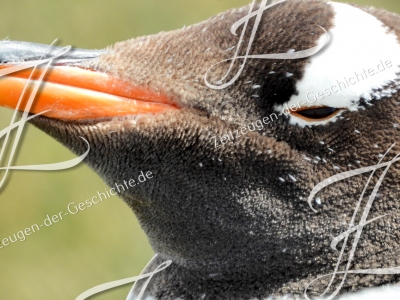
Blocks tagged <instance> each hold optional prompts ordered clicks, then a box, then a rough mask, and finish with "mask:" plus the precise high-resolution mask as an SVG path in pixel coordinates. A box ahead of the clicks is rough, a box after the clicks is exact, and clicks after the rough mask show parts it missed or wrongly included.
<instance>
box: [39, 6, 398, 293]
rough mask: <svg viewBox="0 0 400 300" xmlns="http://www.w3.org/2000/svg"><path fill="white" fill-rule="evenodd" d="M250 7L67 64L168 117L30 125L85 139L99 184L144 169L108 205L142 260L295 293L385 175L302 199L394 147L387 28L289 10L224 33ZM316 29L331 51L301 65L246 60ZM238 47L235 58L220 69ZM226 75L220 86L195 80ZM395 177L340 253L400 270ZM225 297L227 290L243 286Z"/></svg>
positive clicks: (328, 11)
mask: <svg viewBox="0 0 400 300" xmlns="http://www.w3.org/2000/svg"><path fill="white" fill-rule="evenodd" d="M260 5H261V4H256V5H255V6H254V7H251V6H248V7H243V8H240V9H234V10H231V11H228V12H226V13H222V14H220V15H218V16H216V17H214V18H211V19H210V20H207V21H205V22H202V23H200V24H197V25H193V26H190V27H188V28H184V29H181V30H177V31H173V32H167V33H160V34H156V35H152V36H148V37H140V38H136V39H132V40H128V41H125V42H121V43H117V44H115V45H114V46H112V47H110V48H108V49H106V50H105V51H104V52H102V53H100V54H99V55H98V57H96V58H94V59H87V60H84V61H83V62H79V63H73V64H72V63H67V66H68V67H70V68H71V69H73V68H77V67H79V68H88V69H90V70H93V71H95V72H98V73H104V74H107V76H110V77H112V78H118V79H121V80H123V81H124V82H127V83H129V84H130V85H131V86H135V87H140V88H142V89H144V90H146V91H151V93H152V94H154V95H158V96H159V95H162V96H163V97H165V98H166V99H168V101H167V102H168V104H170V105H173V106H174V107H175V108H177V109H166V110H162V111H161V112H158V113H151V114H134V115H124V116H120V115H118V112H115V115H114V116H112V117H106V118H100V117H99V118H95V119H80V120H76V119H75V120H65V119H63V118H57V117H54V116H53V117H49V116H46V115H44V116H39V117H37V118H34V119H32V120H31V122H32V123H33V124H34V125H35V126H37V127H39V128H40V129H42V130H44V131H45V132H47V133H48V134H50V135H51V136H53V137H54V138H56V139H57V140H58V141H60V142H61V143H62V144H64V145H65V146H67V147H68V148H69V149H71V150H72V151H73V152H75V153H76V154H79V155H80V154H82V153H83V152H85V150H86V148H85V147H86V144H85V143H83V142H82V141H81V140H80V139H79V137H80V136H81V137H84V138H85V139H86V140H87V141H88V142H89V144H90V152H89V154H88V156H87V157H86V159H85V162H86V163H87V164H88V165H89V166H90V167H91V168H92V169H93V170H94V171H95V172H96V173H98V174H99V175H100V176H101V177H102V178H103V179H104V181H105V182H106V183H108V184H109V185H110V186H115V184H119V183H121V182H123V181H124V180H126V181H127V180H129V179H131V178H132V177H133V176H134V175H135V174H137V173H138V172H140V171H144V172H145V173H146V172H148V171H150V172H151V173H152V174H153V175H154V176H153V178H152V179H151V180H147V181H146V182H144V183H139V184H137V185H136V186H135V187H134V188H130V189H126V190H123V191H121V194H120V196H121V198H122V199H124V201H126V203H127V204H128V205H129V206H130V207H131V208H132V210H133V211H134V213H135V214H136V215H137V217H138V219H139V221H140V223H141V226H142V228H143V229H144V231H145V232H146V234H147V236H148V237H149V240H150V243H151V245H152V247H153V248H154V250H155V251H156V252H158V253H160V255H161V256H160V257H162V258H164V259H171V260H172V261H173V263H174V265H175V266H176V268H178V269H179V270H181V272H182V274H186V275H187V274H189V273H190V274H197V275H196V276H199V278H206V279H207V280H212V281H213V282H215V281H218V282H225V283H226V282H239V281H243V280H247V281H246V282H247V286H248V289H249V290H250V289H252V290H251V292H249V293H250V296H258V295H261V291H262V292H265V289H267V290H268V293H277V294H285V293H291V294H296V293H297V294H301V293H302V291H303V289H304V286H305V285H306V283H307V282H309V281H310V278H315V277H316V276H318V275H321V274H328V273H331V272H332V270H333V269H334V266H335V264H336V263H337V259H338V257H337V256H338V254H337V251H336V250H333V249H332V248H331V247H330V245H331V242H332V239H333V238H334V237H336V236H338V235H340V234H341V233H343V232H345V231H347V230H348V229H349V226H350V227H351V226H352V225H356V224H358V222H360V218H361V214H362V213H361V212H359V213H358V214H356V216H355V218H353V215H354V213H355V211H356V208H357V203H358V202H359V201H361V202H360V203H361V204H362V205H364V204H365V203H366V202H367V200H368V195H370V194H371V193H372V192H373V187H374V184H376V182H377V181H378V178H379V176H381V175H382V173H383V169H379V170H378V171H377V172H376V174H375V177H374V176H373V177H372V179H370V180H369V176H370V175H371V172H369V173H362V174H359V175H357V176H351V177H349V178H348V179H346V180H341V181H338V182H335V183H333V184H330V185H327V186H326V187H325V188H324V189H322V190H320V191H319V192H318V193H317V194H316V195H315V197H313V198H312V199H311V200H310V201H311V202H310V203H311V204H312V207H313V208H314V210H313V209H311V207H310V203H309V201H308V200H309V196H310V193H311V192H312V190H313V188H314V187H315V186H317V185H318V184H319V183H320V182H322V181H323V180H325V179H327V178H330V177H332V176H335V175H337V174H340V173H343V172H348V171H354V170H357V169H360V168H364V167H369V166H374V165H377V164H379V163H381V162H382V161H383V162H386V161H390V160H392V159H393V157H395V156H396V155H397V153H399V150H400V147H398V146H397V145H396V143H397V142H398V140H399V130H400V129H399V125H398V123H399V115H400V105H399V103H400V98H399V95H398V91H397V88H398V80H399V79H398V73H399V67H400V56H399V55H398V54H399V53H400V44H399V41H398V36H399V34H400V32H399V30H400V19H399V17H398V16H397V15H394V14H389V13H387V12H383V11H379V10H374V9H364V8H358V7H354V6H350V5H347V4H338V3H327V2H324V1H317V0H310V1H296V0H294V1H287V2H282V3H278V4H276V5H274V6H271V7H270V8H268V9H266V10H265V11H263V13H262V14H261V15H260V20H259V21H260V23H259V25H258V27H257V30H255V31H254V32H253V30H254V28H255V25H254V23H255V21H254V20H255V18H256V16H254V17H253V18H250V20H249V22H248V24H246V26H247V27H245V24H244V23H243V24H242V25H241V26H240V27H239V28H238V29H237V33H238V34H237V35H234V34H232V32H231V27H232V24H234V23H235V22H237V21H238V20H240V19H242V18H244V17H246V16H247V15H248V14H249V12H251V11H255V10H257V9H258V8H259V7H260ZM251 9H252V10H251ZM322 28H323V29H325V30H326V32H328V34H329V43H327V44H326V45H325V46H324V47H322V48H321V50H320V51H319V52H318V53H316V54H314V55H312V56H310V57H305V58H301V59H258V58H248V59H245V58H243V57H244V56H245V53H246V51H248V52H247V54H248V55H250V56H251V55H253V56H257V55H260V54H276V53H285V54H290V53H296V52H298V51H304V50H307V49H310V48H312V47H317V46H318V45H321V43H323V42H324V41H325V39H326V34H325V31H324V30H322ZM241 30H242V32H243V35H241ZM253 33H254V34H253ZM371 37H373V38H374V40H372V39H371ZM252 39H253V40H252ZM240 40H241V41H242V44H240V42H239V41H240ZM251 40H252V42H251ZM249 45H250V47H248V46H249ZM236 51H238V52H237V53H238V55H237V56H240V57H241V58H237V59H236V60H233V59H232V57H234V56H235V53H236ZM221 62H222V63H221ZM242 64H243V68H242ZM370 70H372V71H371V72H370ZM226 74H227V75H226ZM236 74H239V76H238V78H237V79H236V80H235V81H234V82H233V83H232V84H230V85H229V86H227V87H226V88H223V89H218V88H210V87H209V86H208V85H207V84H206V81H207V82H211V83H214V84H215V85H218V84H220V83H221V82H222V83H224V82H227V81H229V80H230V79H231V78H233V76H235V75H236ZM224 80H225V81H224ZM220 81H221V82H220ZM107 110H109V111H111V113H112V112H113V107H112V106H110V107H107ZM393 145H394V146H393ZM388 149H389V151H388ZM399 171H400V170H399V164H398V163H394V164H393V165H392V166H391V167H390V169H389V170H388V171H387V173H385V176H384V180H382V184H381V185H380V189H379V193H378V194H379V197H376V199H375V201H374V202H373V205H372V206H371V209H370V212H369V218H371V219H373V218H378V217H380V216H382V215H386V217H385V218H382V219H379V221H376V222H371V223H369V224H368V226H365V228H364V229H363V233H362V236H361V237H360V240H359V244H358V245H359V246H358V248H357V249H358V251H356V252H355V256H354V259H353V264H354V265H355V266H357V267H359V268H364V269H371V268H374V269H376V268H388V267H394V266H397V265H398V258H397V257H398V255H397V252H396V248H397V247H398V246H399V238H398V235H397V231H398V227H399V223H398V209H399V202H398V192H399V184H398V183H399V179H398V175H399ZM368 182H369V184H368ZM365 187H366V191H365V194H364V197H362V199H361V200H360V195H362V193H363V189H364V188H365ZM352 222H355V223H354V224H351V223H352ZM341 243H343V242H341ZM341 243H339V246H338V247H340V246H341V245H342V244H341ZM346 249H348V248H346ZM346 251H347V250H346ZM345 253H346V255H348V252H345ZM346 259H348V256H346ZM199 274H200V275H199ZM357 276H358V275H355V276H353V277H352V278H351V280H349V281H348V283H346V285H345V288H347V289H351V288H359V287H360V286H364V285H365V286H369V285H376V284H381V283H385V282H391V281H394V280H396V277H395V275H391V276H387V277H385V278H381V277H373V278H368V280H364V281H361V283H360V280H359V278H358V277H357ZM182 277H183V275H182ZM196 278H197V277H196ZM180 279H181V281H182V282H183V281H185V279H183V278H180ZM207 280H206V281H207ZM164 281H165V280H164ZM265 281H266V282H267V283H268V285H267V286H266V285H265V284H263V283H265ZM207 282H208V281H207ZM164 283H165V282H164ZM186 284H192V285H195V283H194V282H192V283H188V282H186ZM203 284H206V283H204V282H203ZM260 284H261V285H263V289H261V288H260V287H259V285H260ZM171 285H173V283H171ZM177 285H178V284H177ZM254 287H256V288H254ZM325 287H326V286H325ZM230 288H231V292H232V293H233V294H234V293H236V292H238V290H241V289H242V288H243V287H242V286H240V287H239V288H238V290H236V291H235V290H234V288H232V287H230ZM323 289H324V287H323V284H321V285H317V286H315V287H313V288H312V290H313V291H314V292H315V293H318V292H321V290H322V291H323ZM178 290H179V289H178Z"/></svg>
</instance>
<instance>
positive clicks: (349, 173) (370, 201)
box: [304, 144, 400, 300]
mask: <svg viewBox="0 0 400 300" xmlns="http://www.w3.org/2000/svg"><path fill="white" fill-rule="evenodd" d="M394 145H395V144H393V145H392V146H391V147H390V148H389V149H388V150H387V151H386V153H385V155H384V156H383V157H382V158H381V159H380V160H379V163H378V164H377V165H375V166H370V167H365V168H360V169H357V170H352V171H347V172H343V173H340V174H337V175H334V176H332V177H330V178H328V179H325V180H324V181H322V182H320V183H319V184H317V185H316V186H315V187H314V189H313V190H312V192H311V194H310V196H309V197H308V204H309V205H310V207H311V209H312V210H313V211H314V212H317V211H316V210H315V209H314V208H313V206H312V203H311V201H312V200H313V198H314V196H315V195H316V194H317V193H318V192H319V191H320V190H322V189H323V188H325V187H327V186H328V185H331V184H333V183H335V182H338V181H340V180H343V179H346V178H350V177H353V176H356V175H360V174H363V173H366V172H370V171H372V173H371V175H370V177H369V178H368V181H367V184H366V185H365V187H364V189H363V191H362V193H361V196H360V199H359V201H358V203H357V206H356V209H355V211H354V214H353V217H352V219H351V222H350V224H354V221H355V218H356V216H357V214H358V210H359V208H360V206H361V201H362V199H363V198H364V194H365V192H366V190H367V188H368V185H369V183H370V181H371V179H372V178H373V176H374V174H375V171H376V170H378V169H380V168H383V167H386V168H385V170H384V171H383V173H382V175H381V176H380V177H379V180H378V181H377V183H376V184H375V187H374V189H373V191H372V193H371V195H370V196H369V198H368V202H367V204H366V206H365V208H364V211H363V214H362V216H361V219H360V224H359V225H357V226H354V227H352V226H351V225H349V229H348V230H347V231H345V232H343V233H342V234H340V235H338V236H337V237H336V238H334V239H333V241H332V243H331V248H332V249H333V250H336V246H337V244H338V243H339V242H340V241H341V240H343V239H344V241H343V246H342V249H341V251H340V254H339V258H338V262H337V264H336V267H335V270H334V272H333V273H330V274H326V275H323V276H320V277H318V278H317V279H314V280H313V281H311V282H310V283H309V284H308V286H307V287H306V288H305V290H304V297H305V298H306V299H307V300H310V298H309V297H308V295H307V290H308V288H309V287H310V286H311V285H312V284H313V283H314V282H315V281H318V280H320V279H321V278H324V277H327V276H331V280H330V282H329V284H328V286H327V288H326V289H325V291H324V292H323V293H322V294H321V295H320V296H324V295H325V294H326V293H327V292H328V290H329V288H330V287H331V285H332V283H333V280H334V279H335V276H336V275H337V274H344V276H343V278H342V281H341V283H340V285H339V286H338V288H337V289H336V290H335V291H334V292H333V293H332V294H331V295H330V296H329V297H327V298H326V299H325V300H331V299H333V298H334V297H335V296H336V295H337V294H338V293H339V292H340V290H341V288H342V287H343V285H344V283H345V280H346V277H347V274H375V275H393V274H400V267H393V268H382V269H365V270H350V265H351V262H352V260H353V258H354V253H355V251H356V248H357V244H358V241H359V239H360V237H361V233H362V230H363V228H364V226H365V225H368V224H370V223H372V222H374V221H377V220H379V219H381V218H383V217H386V216H388V215H387V214H386V215H382V216H379V217H376V218H374V219H371V220H369V221H367V217H368V214H369V212H370V210H371V207H372V204H373V202H374V200H375V197H376V194H377V193H378V190H379V187H380V186H381V184H382V181H383V179H384V178H385V176H386V173H387V172H388V170H389V168H390V167H391V166H392V164H394V163H395V162H397V161H399V160H400V157H399V156H400V153H399V154H397V155H396V156H395V157H394V158H393V159H392V160H391V161H388V162H385V163H382V160H383V159H384V158H385V156H386V155H387V154H388V153H389V152H390V150H391V149H392V148H393V147H394ZM353 232H356V236H355V238H354V242H353V245H352V248H351V251H350V253H349V259H348V262H347V265H346V270H345V271H338V269H339V265H340V262H341V260H342V256H343V253H344V250H345V248H346V245H347V241H348V239H349V236H350V234H351V233H353Z"/></svg>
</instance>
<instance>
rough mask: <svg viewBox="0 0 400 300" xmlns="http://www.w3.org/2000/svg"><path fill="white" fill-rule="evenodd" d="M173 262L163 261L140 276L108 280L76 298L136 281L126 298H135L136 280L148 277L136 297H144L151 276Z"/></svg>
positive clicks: (80, 299)
mask: <svg viewBox="0 0 400 300" xmlns="http://www.w3.org/2000/svg"><path fill="white" fill-rule="evenodd" d="M157 255H158V254H156V255H154V256H153V258H152V259H151V260H150V262H149V263H148V264H147V265H146V267H144V269H143V271H144V270H146V268H147V267H148V266H149V265H150V263H151V262H152V261H153V260H154V259H155V258H156V257H157ZM171 264H172V261H171V260H167V261H165V262H163V263H162V264H160V265H159V266H158V267H157V268H156V269H155V270H154V271H152V272H149V273H146V274H143V271H142V273H140V275H139V276H135V277H130V278H125V279H121V280H117V281H112V282H107V283H104V284H101V285H98V286H95V287H94V288H91V289H90V290H87V291H86V292H84V293H82V294H80V295H79V296H78V297H77V298H76V299H75V300H85V299H87V298H89V297H90V296H93V295H95V294H98V293H100V292H104V291H107V290H109V289H112V288H115V287H118V286H122V285H125V284H128V283H132V282H135V284H134V285H133V287H132V289H131V291H130V292H129V294H128V297H127V298H126V300H134V293H133V290H134V288H135V285H136V282H137V281H138V280H141V279H144V278H147V280H146V282H145V284H144V285H143V286H142V288H141V290H140V293H139V295H138V296H137V297H136V300H140V299H142V297H143V294H144V292H145V290H146V288H147V285H148V284H149V282H150V280H151V278H152V277H153V276H154V275H155V274H157V273H158V272H161V271H163V270H164V269H166V268H168V267H169V266H170V265H171Z"/></svg>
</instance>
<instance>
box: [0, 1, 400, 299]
mask: <svg viewBox="0 0 400 300" xmlns="http://www.w3.org/2000/svg"><path fill="white" fill-rule="evenodd" d="M249 2H250V1H249V0H235V1H234V0H229V1H228V0H202V1H195V0H168V1H160V0H130V1H111V0H105V1H104V0H103V1H98V0H97V1H95V0H88V1H78V0H69V1H51V0H35V1H32V0H31V1H28V0H16V1H9V0H7V1H5V0H1V2H0V3H1V7H2V17H1V18H0V38H6V37H8V38H9V39H11V40H26V41H32V42H38V43H45V44H49V43H51V42H52V41H53V40H54V39H55V38H60V39H61V43H60V44H61V45H70V44H71V45H73V46H76V47H80V48H103V47H105V46H107V45H111V44H113V43H115V42H117V41H121V40H125V39H128V38H132V37H136V36H141V35H147V34H152V33H156V32H159V31H166V30H172V29H177V28H181V27H183V26H184V25H190V24H193V23H196V22H199V21H202V20H204V19H207V18H208V17H210V16H212V15H214V14H217V13H219V12H222V11H224V10H226V9H228V8H231V7H238V6H242V5H245V4H247V3H249ZM353 3H357V4H362V5H374V6H377V7H384V8H386V9H388V10H391V11H395V12H398V13H399V12H400V4H398V2H395V1H392V0H386V1H382V0H380V1H368V0H365V1H353ZM0 96H1V95H0ZM10 117H11V112H10V111H8V110H5V109H0V128H4V127H6V126H8V123H9V121H10ZM20 149H21V150H20V151H19V153H18V157H17V159H16V161H15V164H17V165H21V164H38V163H51V162H60V161H64V160H68V159H71V158H73V157H74V156H73V155H72V154H71V153H70V152H69V151H68V150H66V149H64V148H63V147H62V146H61V145H59V144H58V143H57V142H55V141H54V140H52V139H51V138H49V137H48V136H46V135H45V134H44V133H42V132H40V131H39V130H37V129H35V128H34V127H32V126H30V125H28V126H27V129H26V131H25V133H24V138H23V143H22V144H21V145H20ZM139 172H140V170H137V173H139ZM104 188H105V184H104V183H103V182H102V181H101V180H100V179H99V178H98V177H97V175H96V174H95V173H94V172H92V171H91V170H89V169H88V168H87V167H86V166H84V165H80V166H78V167H75V168H73V169H70V170H67V171H57V172H28V171H19V172H13V173H12V174H11V176H10V177H9V179H8V181H7V185H6V186H5V188H3V189H2V190H1V191H0V239H2V238H4V237H7V236H9V235H11V234H14V233H16V232H18V231H19V230H22V229H24V228H26V227H29V226H31V225H33V224H35V223H38V224H40V223H42V222H43V220H44V218H45V217H46V215H47V214H50V215H54V214H57V213H59V212H61V211H66V207H67V205H68V204H69V203H70V202H72V201H74V202H82V201H84V200H86V199H88V198H91V197H93V196H94V195H96V194H97V191H103V190H104ZM152 255H153V253H152V251H151V248H150V246H149V244H148V242H147V239H146V237H145V235H144V234H143V232H142V231H141V229H140V227H139V225H138V222H137V220H136V219H135V217H134V215H133V213H132V212H131V211H130V209H129V208H128V207H127V206H126V205H125V204H124V203H123V201H121V200H120V199H118V198H116V197H113V198H111V199H109V200H107V201H105V202H103V203H102V204H99V205H96V206H94V207H92V208H90V209H88V210H85V211H82V212H80V213H78V214H77V215H74V216H71V215H70V216H67V217H65V218H64V220H63V221H61V222H59V223H57V224H54V225H52V226H51V227H47V228H42V230H41V231H39V232H38V233H35V234H33V235H32V236H29V237H27V240H26V241H24V242H18V243H14V244H11V245H10V246H8V247H5V248H3V249H0V270H1V273H0V299H7V300H8V299H10V300H13V299H57V300H63V299H68V300H71V299H75V298H76V297H77V296H78V295H79V294H80V293H81V292H83V291H85V290H87V289H89V288H91V287H93V286H95V285H98V284H101V283H104V282H109V281H113V280H117V279H122V278H126V277H132V276H135V275H138V274H139V273H140V271H141V269H142V268H143V267H144V266H145V265H146V263H147V262H148V261H149V259H150V258H151V257H152ZM128 291H129V286H126V287H122V288H117V289H114V290H112V291H110V292H106V293H103V294H101V295H99V296H96V297H93V298H91V299H98V300H108V299H113V300H114V299H125V297H126V295H127V293H128Z"/></svg>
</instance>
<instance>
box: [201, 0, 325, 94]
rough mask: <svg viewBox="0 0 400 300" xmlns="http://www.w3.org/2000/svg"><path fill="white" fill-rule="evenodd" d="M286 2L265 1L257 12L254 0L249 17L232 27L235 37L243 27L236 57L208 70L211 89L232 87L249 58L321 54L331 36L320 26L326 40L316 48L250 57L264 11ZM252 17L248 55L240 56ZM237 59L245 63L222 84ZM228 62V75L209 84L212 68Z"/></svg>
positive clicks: (302, 56) (294, 57)
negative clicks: (253, 22)
mask: <svg viewBox="0 0 400 300" xmlns="http://www.w3.org/2000/svg"><path fill="white" fill-rule="evenodd" d="M285 1H286V0H282V1H279V2H276V3H273V4H270V5H267V2H268V0H263V1H262V2H261V4H260V7H259V9H258V10H256V11H253V8H254V5H255V3H256V1H255V0H253V3H252V4H251V6H250V10H249V13H248V15H247V16H245V17H243V18H241V19H240V20H238V21H236V22H235V23H234V24H233V25H232V27H231V33H232V34H233V35H237V34H236V31H237V29H238V28H239V27H240V26H241V25H243V30H242V34H241V36H240V39H239V43H238V46H237V47H236V52H235V55H234V56H233V58H230V59H225V60H222V61H220V62H218V63H216V64H214V65H212V66H211V67H210V68H209V69H208V70H207V72H206V73H205V74H204V82H205V84H206V85H207V86H208V87H209V88H212V89H215V90H222V89H224V88H226V87H228V86H230V85H232V84H233V83H234V82H235V81H236V80H237V79H238V78H239V76H240V74H241V73H242V71H243V69H244V67H245V65H246V62H247V59H249V58H257V59H299V58H306V57H310V56H312V55H314V54H316V53H317V52H319V51H320V50H321V49H322V48H323V47H324V46H325V45H326V44H327V43H328V42H329V34H328V32H327V31H326V30H325V29H324V28H323V27H321V26H318V27H320V28H321V29H322V30H323V31H324V35H323V36H324V37H325V40H324V41H323V42H321V43H319V44H318V45H317V46H315V47H312V48H309V49H307V50H302V51H298V52H293V53H275V54H259V55H249V53H250V49H251V46H252V44H253V42H254V38H255V35H256V33H257V29H258V26H259V25H260V22H261V17H262V15H263V13H264V11H265V10H267V9H268V8H270V7H272V6H275V5H278V4H280V3H283V2H285ZM252 17H256V21H255V24H254V27H253V31H252V33H251V36H250V41H249V44H248V46H247V50H246V54H245V55H244V56H238V54H239V51H240V48H241V45H242V42H243V37H244V34H245V32H246V28H247V25H248V24H249V20H250V19H251V18H252ZM237 59H243V63H242V64H241V66H240V69H239V71H238V72H237V73H236V75H235V76H234V77H233V78H232V79H231V80H230V81H228V82H227V83H224V84H222V81H223V80H225V79H226V78H227V77H228V75H229V73H230V72H231V71H232V68H233V66H234V64H235V61H236V60H237ZM227 61H232V62H231V65H230V67H229V69H228V71H227V72H226V74H225V75H224V77H222V79H221V80H220V81H218V82H217V85H213V84H211V83H210V82H208V80H207V75H208V73H209V72H210V70H211V69H212V68H214V67H215V66H217V65H219V64H221V63H224V62H227Z"/></svg>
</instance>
